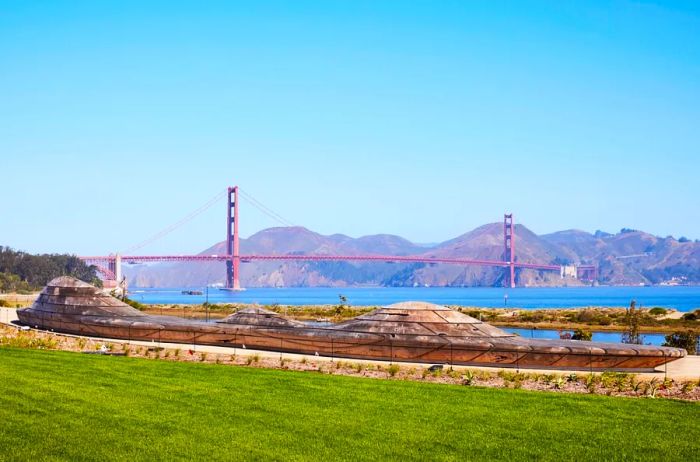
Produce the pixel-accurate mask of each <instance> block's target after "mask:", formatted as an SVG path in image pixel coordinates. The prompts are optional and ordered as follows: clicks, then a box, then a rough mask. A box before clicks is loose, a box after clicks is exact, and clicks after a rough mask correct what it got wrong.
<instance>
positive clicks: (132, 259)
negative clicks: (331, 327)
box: [80, 254, 561, 271]
mask: <svg viewBox="0 0 700 462" xmlns="http://www.w3.org/2000/svg"><path fill="white" fill-rule="evenodd" d="M80 258H81V259H82V260H85V261H95V262H104V263H108V262H110V261H113V260H114V259H115V258H116V256H113V255H110V256H85V257H80ZM120 258H121V261H122V262H127V263H147V262H177V261H231V260H233V259H234V258H238V259H239V260H240V261H241V262H249V261H255V260H257V261H285V260H289V261H358V262H363V261H364V262H367V261H379V262H393V263H428V264H431V263H448V264H453V265H477V266H495V267H500V268H507V267H509V266H511V263H510V262H507V261H500V260H476V259H467V258H441V257H422V256H398V255H300V254H284V255H239V256H238V257H236V256H233V255H122V256H121V257H120ZM512 264H513V266H515V267H516V268H528V269H535V270H545V271H559V270H560V269H561V267H560V266H559V265H541V264H536V263H521V262H517V261H516V262H514V263H512Z"/></svg>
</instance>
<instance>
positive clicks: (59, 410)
mask: <svg viewBox="0 0 700 462" xmlns="http://www.w3.org/2000/svg"><path fill="white" fill-rule="evenodd" d="M698 422H700V405H699V404H697V403H687V402H673V401H665V400H652V399H625V398H607V397H601V396H589V395H585V396H582V395H566V394H555V393H535V392H526V391H520V390H500V389H478V388H470V387H460V386H448V385H435V384H424V383H416V382H400V381H384V380H369V379H357V378H350V377H332V376H328V375H320V374H315V373H310V372H307V373H298V372H289V371H274V370H260V369H253V368H244V367H230V366H217V365H205V364H189V363H174V362H166V361H154V360H143V359H135V358H124V357H121V358H118V357H102V356H92V355H82V354H76V353H66V352H54V351H36V350H19V349H10V348H0V460H41V459H54V460H55V459H65V460H113V459H122V460H133V459H140V460H173V459H180V460H232V459H238V460H251V459H277V460H340V459H345V460H358V459H364V460H373V459H395V460H426V459H443V460H469V459H479V460H495V459H502V460H518V459H519V460H522V459H530V460H544V459H549V460H557V461H563V460H604V459H605V460H611V459H619V460H634V459H639V460H687V461H690V460H697V459H696V457H697V455H698V453H699V451H700V425H699V424H698Z"/></svg>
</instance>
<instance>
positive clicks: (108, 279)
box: [79, 186, 597, 290]
mask: <svg viewBox="0 0 700 462" xmlns="http://www.w3.org/2000/svg"><path fill="white" fill-rule="evenodd" d="M224 194H225V196H226V198H227V206H226V254H224V255H201V254H200V255H130V254H128V253H129V252H131V251H134V250H138V249H139V248H142V247H144V246H146V245H148V244H150V243H151V242H153V241H155V240H158V239H160V238H161V237H163V236H165V235H166V234H168V233H170V232H172V231H173V230H175V229H177V228H178V227H179V226H181V225H183V224H184V223H186V222H188V221H189V220H191V219H193V218H194V217H195V216H197V215H199V214H200V213H202V212H203V211H205V210H207V209H208V208H210V207H211V206H212V205H213V204H215V203H216V202H217V201H218V200H219V199H220V198H221V197H222V195H224ZM239 194H241V195H242V196H243V197H246V199H247V200H248V201H249V202H251V203H252V204H253V205H255V206H256V207H257V208H259V209H260V210H262V211H263V212H265V213H267V214H268V215H270V216H272V217H273V218H275V219H277V220H278V221H280V222H282V223H284V224H286V225H290V223H289V222H288V221H287V220H284V219H283V218H282V217H281V216H280V215H278V214H276V213H275V212H273V211H272V210H270V209H269V208H267V207H265V206H264V205H263V204H261V203H260V202H259V201H257V200H256V199H255V198H253V197H252V196H250V195H248V194H246V193H245V192H244V191H242V190H240V188H239V187H238V186H232V187H229V188H227V189H226V190H225V191H223V192H222V193H220V194H217V196H215V197H214V198H212V199H211V200H209V201H208V202H207V203H205V204H204V205H202V206H201V207H200V208H198V209H196V210H195V211H193V212H192V213H190V214H189V215H187V216H186V217H184V218H183V219H182V220H180V221H178V222H177V223H174V224H173V225H171V226H169V227H168V228H166V229H164V230H162V231H160V232H159V233H157V234H155V235H154V236H151V237H150V238H148V239H147V240H146V241H144V242H142V243H140V244H138V245H136V246H134V247H132V248H130V249H129V250H128V251H127V253H126V254H125V255H120V254H115V255H107V256H81V257H79V258H80V259H82V260H83V261H85V262H86V263H87V264H90V265H94V266H95V267H96V268H97V270H98V271H99V273H100V274H101V275H102V277H103V279H104V282H105V286H106V287H114V286H116V285H117V283H118V282H121V280H122V271H121V265H122V263H148V262H207V261H221V262H225V263H226V282H225V289H228V290H241V284H240V264H241V262H251V261H347V262H388V263H426V264H449V265H462V266H487V267H499V268H503V270H504V278H503V282H504V286H506V287H515V282H516V272H515V270H516V268H521V269H531V270H538V271H558V272H559V273H560V275H561V276H562V277H563V276H564V274H565V266H563V265H553V264H540V263H527V262H520V261H517V258H516V254H515V248H516V246H515V224H514V221H513V214H505V215H504V216H503V259H502V260H483V259H470V258H441V257H432V256H421V255H408V256H406V255H326V254H324V255H313V254H310V255H306V254H297V253H295V254H271V255H260V254H241V253H240V246H239V231H238V224H239ZM596 273H597V270H596V267H595V266H594V265H578V266H575V274H576V277H577V278H578V279H581V280H584V281H588V282H593V281H595V279H596V277H597V274H596Z"/></svg>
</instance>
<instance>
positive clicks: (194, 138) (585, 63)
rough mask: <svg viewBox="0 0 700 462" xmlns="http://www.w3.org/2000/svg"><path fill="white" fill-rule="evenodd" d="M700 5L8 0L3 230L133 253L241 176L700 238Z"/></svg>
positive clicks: (203, 235) (340, 205) (342, 197)
mask: <svg viewBox="0 0 700 462" xmlns="http://www.w3.org/2000/svg"><path fill="white" fill-rule="evenodd" d="M695 5H697V4H695ZM695 5H694V3H693V2H688V3H683V2H667V3H665V2H588V1H587V2H559V1H552V2H527V1H517V2H462V1H453V2H450V1H421V2H409V1H402V2H388V1H384V2H379V1H367V2H361V1H346V2H339V1H318V2H309V1H294V2H261V1H256V2H194V1H193V2H177V1H167V2H165V1H164V2H155V1H153V2H136V1H135V2H128V1H118V2H107V1H100V2H92V1H88V2H77V1H74V2H59V1H50V2H49V1H47V2H43V1H34V2H26V1H16V2H15V1H12V2H7V1H3V0H0V162H1V164H0V178H1V179H2V181H1V183H0V190H1V191H2V192H3V196H4V200H3V207H2V214H1V215H0V244H6V245H10V246H12V247H15V248H20V249H24V250H28V251H32V252H53V251H56V252H59V251H61V252H63V251H67V252H75V253H79V254H105V253H110V252H115V251H119V250H123V249H126V248H128V247H130V246H131V245H133V244H135V243H138V242H140V241H142V240H143V239H145V238H147V237H148V236H150V235H152V234H154V233H156V232H157V231H159V230H160V229H162V228H164V227H166V226H167V225H169V224H171V223H173V222H175V221H177V220H178V219H180V218H182V217H183V216H184V215H186V214H187V213H189V212H190V211H192V210H193V209H196V208H197V207H198V206H199V205H201V204H202V203H204V202H206V201H207V200H208V199H209V198H210V197H212V196H214V195H215V194H216V193H217V192H218V191H220V190H222V189H224V188H225V187H226V186H227V185H230V184H234V183H235V184H239V185H240V186H241V187H242V188H243V189H244V190H245V191H247V192H248V193H250V194H251V195H253V196H254V197H256V198H257V199H258V200H260V201H261V202H263V203H264V204H266V205H267V206H268V207H270V208H272V209H274V210H275V211H276V212H278V213H279V214H280V215H282V216H284V217H285V218H287V219H288V220H289V221H290V222H292V223H295V224H298V225H303V226H306V227H308V228H310V229H313V230H315V231H318V232H321V233H325V234H330V233H335V232H342V233H345V234H349V235H351V236H359V235H364V234H372V233H395V234H400V235H403V236H405V237H407V238H409V239H412V240H414V241H417V242H436V241H441V240H444V239H448V238H452V237H454V236H456V235H459V234H461V233H463V232H466V231H468V230H470V229H472V228H474V227H476V226H478V225H481V224H483V223H487V222H493V221H499V220H500V219H501V217H502V214H503V212H505V211H512V212H513V213H515V216H516V221H517V222H520V223H523V224H525V225H526V226H528V227H530V228H531V229H532V230H534V231H535V232H537V233H546V232H552V231H556V230H561V229H567V228H579V229H584V230H587V231H595V230H596V229H604V230H608V231H616V230H619V229H620V228H622V227H633V228H639V229H644V230H647V231H649V232H652V233H655V234H659V235H667V234H673V235H675V236H676V237H678V236H681V235H685V236H688V237H690V238H700V231H698V229H699V228H700V194H698V191H697V187H698V172H699V171H700V134H699V133H700V131H699V130H698V127H700V11H699V9H698V7H697V6H695ZM224 213H225V207H224V204H223V203H219V204H217V205H216V206H214V207H213V208H211V209H209V210H207V211H206V212H205V213H203V214H202V215H201V216H199V217H198V218H197V219H196V220H193V221H192V222H191V223H189V224H187V225H186V226H183V227H182V228H180V229H179V230H177V231H176V232H173V233H171V234H169V235H168V236H167V237H165V238H163V239H161V240H160V241H158V242H156V243H153V244H152V245H150V246H148V247H145V248H143V249H141V250H140V252H141V253H153V254H158V253H191V252H197V251H200V250H202V249H203V248H205V247H207V246H208V245H210V244H211V243H213V242H215V241H217V240H221V239H223V238H224V235H225V230H224V225H225V218H224ZM241 213H242V220H241V229H242V234H243V235H250V234H252V233H254V232H255V231H258V230H260V229H262V228H265V227H268V226H274V225H276V224H277V223H276V222H275V221H272V220H270V219H269V218H268V217H266V216H265V215H263V214H261V213H259V212H258V211H257V210H256V209H254V208H253V207H251V206H250V205H249V204H247V203H242V209H241Z"/></svg>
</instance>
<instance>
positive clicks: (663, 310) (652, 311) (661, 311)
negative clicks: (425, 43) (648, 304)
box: [649, 306, 668, 316]
mask: <svg viewBox="0 0 700 462" xmlns="http://www.w3.org/2000/svg"><path fill="white" fill-rule="evenodd" d="M666 313H668V310H667V309H666V308H661V307H660V306H655V307H654V308H652V309H650V310H649V314H650V315H652V316H662V315H664V314H666Z"/></svg>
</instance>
